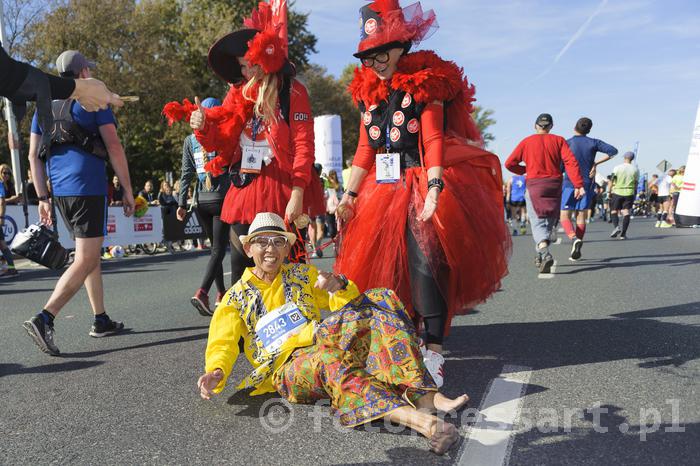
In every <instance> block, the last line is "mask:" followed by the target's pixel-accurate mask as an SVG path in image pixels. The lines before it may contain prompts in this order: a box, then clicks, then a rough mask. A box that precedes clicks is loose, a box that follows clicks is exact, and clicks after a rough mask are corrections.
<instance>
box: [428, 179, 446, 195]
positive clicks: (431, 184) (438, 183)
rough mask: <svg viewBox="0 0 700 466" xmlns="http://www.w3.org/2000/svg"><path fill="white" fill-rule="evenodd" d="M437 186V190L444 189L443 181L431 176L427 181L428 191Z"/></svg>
mask: <svg viewBox="0 0 700 466" xmlns="http://www.w3.org/2000/svg"><path fill="white" fill-rule="evenodd" d="M435 187H437V188H438V191H440V192H442V191H443V190H444V189H445V182H444V181H442V180H441V179H440V178H433V179H432V180H429V181H428V191H430V189H431V188H435Z"/></svg>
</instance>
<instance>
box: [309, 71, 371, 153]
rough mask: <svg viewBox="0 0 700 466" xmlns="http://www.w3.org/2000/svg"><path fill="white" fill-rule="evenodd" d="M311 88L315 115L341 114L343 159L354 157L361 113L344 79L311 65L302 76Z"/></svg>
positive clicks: (312, 109) (310, 92)
mask: <svg viewBox="0 0 700 466" xmlns="http://www.w3.org/2000/svg"><path fill="white" fill-rule="evenodd" d="M301 78H302V80H303V81H304V83H305V84H306V87H307V88H308V90H309V97H310V99H311V111H312V113H313V114H314V116H320V115H340V119H341V125H342V134H343V160H348V159H352V157H353V156H354V155H355V149H356V147H357V137H358V135H357V128H358V125H359V122H360V113H359V111H358V110H357V108H356V107H355V105H354V104H353V102H352V99H351V97H350V94H349V93H348V91H347V85H346V84H345V83H344V81H343V79H342V78H341V79H335V78H334V77H333V76H331V75H329V74H328V73H327V72H326V69H325V68H324V67H322V66H319V65H310V66H308V67H307V69H306V70H305V71H304V73H303V75H302V76H301Z"/></svg>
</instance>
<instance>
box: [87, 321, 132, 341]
mask: <svg viewBox="0 0 700 466" xmlns="http://www.w3.org/2000/svg"><path fill="white" fill-rule="evenodd" d="M122 330H124V323H123V322H115V321H113V320H112V319H110V318H109V317H108V318H107V319H95V323H94V324H92V329H91V330H90V333H89V335H90V336H91V337H93V338H102V337H106V336H108V335H114V334H115V333H119V332H121V331H122Z"/></svg>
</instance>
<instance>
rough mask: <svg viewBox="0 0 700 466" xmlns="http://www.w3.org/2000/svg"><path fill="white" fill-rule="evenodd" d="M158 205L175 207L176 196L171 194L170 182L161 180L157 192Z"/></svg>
mask: <svg viewBox="0 0 700 466" xmlns="http://www.w3.org/2000/svg"><path fill="white" fill-rule="evenodd" d="M158 205H160V207H161V208H163V207H177V198H176V197H175V196H174V195H173V188H172V187H171V186H170V183H168V182H167V181H163V182H162V183H161V184H160V192H159V193H158Z"/></svg>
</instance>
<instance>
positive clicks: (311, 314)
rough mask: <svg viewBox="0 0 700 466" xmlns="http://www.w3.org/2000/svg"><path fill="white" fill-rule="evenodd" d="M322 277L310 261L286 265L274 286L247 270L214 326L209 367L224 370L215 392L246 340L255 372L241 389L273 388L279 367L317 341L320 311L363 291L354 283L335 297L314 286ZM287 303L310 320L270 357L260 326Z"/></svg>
mask: <svg viewBox="0 0 700 466" xmlns="http://www.w3.org/2000/svg"><path fill="white" fill-rule="evenodd" d="M317 278H318V270H317V269H316V267H314V266H311V265H307V264H284V265H282V268H281V270H280V273H279V274H277V276H276V277H275V279H274V281H273V282H272V283H270V284H268V283H266V282H264V281H262V280H260V279H259V278H257V277H256V276H255V275H254V274H253V272H252V269H251V268H248V269H246V270H245V272H243V276H242V277H241V279H240V280H239V281H238V282H236V284H235V285H233V286H232V287H231V289H229V290H228V292H227V293H226V295H225V296H224V298H223V299H222V300H221V304H219V306H218V307H217V308H216V312H214V316H213V317H212V320H211V324H210V325H209V339H208V341H207V351H206V364H205V371H206V372H211V371H214V370H216V369H221V370H222V371H223V372H224V377H223V379H222V380H221V382H220V383H219V385H218V386H217V387H216V388H215V389H214V392H216V393H219V392H220V391H221V390H223V388H224V386H225V385H226V379H228V376H229V375H230V374H231V370H232V369H233V365H234V363H235V362H236V359H237V358H238V353H239V346H238V342H239V341H240V339H241V338H242V339H243V348H244V352H245V355H246V358H247V359H248V361H249V362H250V363H251V364H252V366H253V369H254V370H253V372H252V373H251V374H250V375H249V376H248V377H246V378H245V379H244V380H243V381H242V382H241V383H240V384H239V385H238V387H237V388H245V387H251V386H252V387H255V390H254V391H253V392H252V393H251V394H252V395H260V394H263V393H268V392H274V391H275V389H274V388H273V386H272V375H273V374H274V373H275V371H276V370H277V369H279V367H280V366H281V365H282V364H284V362H285V361H286V360H287V358H288V357H289V355H290V354H291V353H292V352H293V351H294V350H295V349H297V348H302V347H305V346H310V345H312V344H313V341H314V332H315V330H316V325H317V323H318V322H320V320H321V309H328V310H331V311H336V310H338V309H340V308H342V307H343V306H345V305H346V304H347V303H348V302H350V301H351V300H353V299H354V298H356V297H357V296H358V295H359V294H360V292H359V290H358V289H357V286H356V285H355V284H354V283H352V282H350V283H349V284H348V286H347V288H346V289H345V290H341V291H338V292H337V293H334V294H332V295H331V294H329V293H328V292H327V291H324V290H320V289H318V288H315V287H314V284H315V283H316V279H317ZM287 302H293V303H294V304H296V305H297V307H298V308H299V310H300V311H301V312H302V313H303V314H304V316H305V317H306V319H307V320H308V321H309V322H308V324H306V326H305V327H303V328H302V330H301V332H300V333H298V334H296V335H293V336H291V337H290V338H289V339H288V340H287V341H286V342H285V344H284V345H283V346H282V348H280V351H279V352H278V353H277V355H276V356H274V357H271V356H270V355H269V354H267V352H266V351H265V350H264V349H263V347H262V343H261V341H260V340H259V339H258V338H257V336H256V334H255V326H256V324H257V322H258V319H259V318H260V317H262V316H263V315H265V314H266V313H267V312H269V311H271V310H274V309H277V308H278V307H280V306H282V305H284V304H285V303H287Z"/></svg>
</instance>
